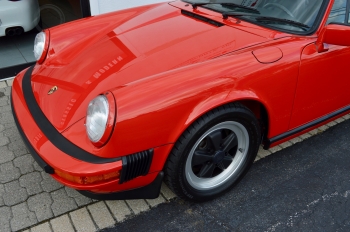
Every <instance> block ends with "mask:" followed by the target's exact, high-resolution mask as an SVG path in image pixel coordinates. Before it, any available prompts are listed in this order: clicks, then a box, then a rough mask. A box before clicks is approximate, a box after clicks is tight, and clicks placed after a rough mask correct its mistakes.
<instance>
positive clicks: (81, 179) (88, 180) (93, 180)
mask: <svg viewBox="0 0 350 232" xmlns="http://www.w3.org/2000/svg"><path fill="white" fill-rule="evenodd" d="M55 173H56V174H57V176H59V177H61V178H63V179H65V180H67V181H69V182H73V183H77V184H82V185H88V184H97V183H101V182H107V181H111V180H117V179H119V177H120V171H115V172H111V173H106V174H102V175H97V176H74V175H71V174H69V173H66V172H62V171H59V170H55Z"/></svg>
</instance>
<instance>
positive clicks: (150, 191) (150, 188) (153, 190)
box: [78, 172, 164, 200]
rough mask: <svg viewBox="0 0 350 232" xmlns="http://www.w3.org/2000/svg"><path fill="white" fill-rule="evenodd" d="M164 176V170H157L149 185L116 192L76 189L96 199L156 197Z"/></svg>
mask: <svg viewBox="0 0 350 232" xmlns="http://www.w3.org/2000/svg"><path fill="white" fill-rule="evenodd" d="M163 178H164V172H159V173H158V175H157V177H156V179H155V180H154V181H153V182H152V183H151V184H149V185H146V186H144V187H141V188H137V189H132V190H127V191H123V192H116V193H104V194H98V193H93V192H90V191H78V192H79V193H81V194H82V195H84V196H86V197H89V198H92V199H96V200H134V199H156V198H157V197H159V194H160V188H161V186H162V181H163Z"/></svg>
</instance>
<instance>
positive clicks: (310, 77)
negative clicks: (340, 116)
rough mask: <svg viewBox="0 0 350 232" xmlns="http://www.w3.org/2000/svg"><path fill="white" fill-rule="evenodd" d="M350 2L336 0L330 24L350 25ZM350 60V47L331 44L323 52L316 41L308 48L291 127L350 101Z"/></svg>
mask: <svg viewBox="0 0 350 232" xmlns="http://www.w3.org/2000/svg"><path fill="white" fill-rule="evenodd" d="M349 6H350V0H335V2H334V5H333V7H332V11H331V13H330V15H329V18H328V21H327V24H328V23H342V24H348V25H349V26H350V24H349ZM349 40H350V38H349ZM349 61H350V47H345V46H337V45H329V50H328V51H325V52H322V53H318V52H317V51H316V46H315V44H314V43H312V44H309V45H308V46H307V47H305V48H304V50H303V52H302V54H301V63H300V73H299V78H298V84H297V89H296V95H295V101H294V106H293V112H292V118H291V122H290V125H289V129H294V128H297V127H300V126H302V125H304V124H306V123H310V122H316V120H317V119H318V118H320V117H323V116H327V115H330V114H331V113H332V112H335V111H337V110H340V109H342V108H344V107H346V106H349V105H350V89H349V86H350V77H349V74H348V71H347V70H349V64H350V63H349Z"/></svg>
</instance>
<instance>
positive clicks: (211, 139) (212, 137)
mask: <svg viewBox="0 0 350 232" xmlns="http://www.w3.org/2000/svg"><path fill="white" fill-rule="evenodd" d="M207 139H208V140H207V141H208V144H209V146H210V147H211V148H212V149H213V150H214V151H217V150H219V149H220V143H221V141H222V134H221V131H220V130H217V131H214V132H213V133H211V134H209V135H208V136H207Z"/></svg>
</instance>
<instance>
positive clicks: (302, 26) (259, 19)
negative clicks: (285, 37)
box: [255, 16, 310, 29]
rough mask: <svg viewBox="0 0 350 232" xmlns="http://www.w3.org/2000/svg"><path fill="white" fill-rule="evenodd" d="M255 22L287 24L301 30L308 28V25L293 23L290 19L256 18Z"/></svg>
mask: <svg viewBox="0 0 350 232" xmlns="http://www.w3.org/2000/svg"><path fill="white" fill-rule="evenodd" d="M255 20H256V21H258V22H271V23H282V24H288V25H292V26H297V27H299V28H302V29H307V28H310V27H309V26H308V25H306V24H304V23H301V22H297V21H293V20H290V19H283V18H275V17H269V16H261V17H256V18H255Z"/></svg>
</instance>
